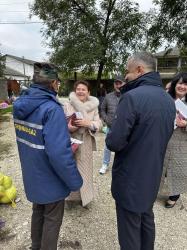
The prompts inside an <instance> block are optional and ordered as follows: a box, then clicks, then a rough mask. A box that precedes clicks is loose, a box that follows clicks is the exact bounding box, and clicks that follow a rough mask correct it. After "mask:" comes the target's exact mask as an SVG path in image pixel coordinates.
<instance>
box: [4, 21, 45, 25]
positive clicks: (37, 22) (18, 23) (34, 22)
mask: <svg viewBox="0 0 187 250" xmlns="http://www.w3.org/2000/svg"><path fill="white" fill-rule="evenodd" d="M34 23H44V22H37V21H36V22H27V21H26V22H0V25H1V24H34Z"/></svg>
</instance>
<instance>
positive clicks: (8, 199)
mask: <svg viewBox="0 0 187 250" xmlns="http://www.w3.org/2000/svg"><path fill="white" fill-rule="evenodd" d="M16 194H17V191H16V187H15V186H14V185H13V184H12V179H11V177H9V176H6V175H3V174H2V173H0V203H3V204H7V203H11V206H12V207H16V204H15V202H14V200H15V198H16Z"/></svg>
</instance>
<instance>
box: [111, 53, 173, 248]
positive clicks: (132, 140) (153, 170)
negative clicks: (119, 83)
mask: <svg viewBox="0 0 187 250" xmlns="http://www.w3.org/2000/svg"><path fill="white" fill-rule="evenodd" d="M155 68H156V63H155V59H154V58H153V56H152V55H151V54H149V53H147V52H140V53H137V54H134V55H133V56H132V57H131V58H129V60H128V64H127V75H126V80H127V81H128V83H127V85H126V86H124V88H123V89H122V93H123V95H122V97H121V99H120V102H119V105H118V108H117V112H116V116H115V119H114V121H113V124H112V127H111V131H110V132H109V134H108V136H107V138H106V144H107V147H108V148H109V149H110V150H111V151H114V152H115V159H114V164H113V170H112V195H113V197H114V199H115V201H116V211H117V222H118V237H119V243H120V246H121V250H152V249H154V239H155V225H154V214H153V210H152V209H153V204H154V201H155V199H156V197H157V192H158V189H159V184H160V179H161V175H162V168H163V161H164V155H165V151H166V147H167V143H168V141H169V139H170V137H171V135H172V132H173V127H174V119H175V105H174V102H173V100H172V99H171V98H170V96H169V95H168V94H167V93H166V92H165V90H164V89H163V87H162V82H161V79H160V76H159V74H158V73H157V72H155Z"/></svg>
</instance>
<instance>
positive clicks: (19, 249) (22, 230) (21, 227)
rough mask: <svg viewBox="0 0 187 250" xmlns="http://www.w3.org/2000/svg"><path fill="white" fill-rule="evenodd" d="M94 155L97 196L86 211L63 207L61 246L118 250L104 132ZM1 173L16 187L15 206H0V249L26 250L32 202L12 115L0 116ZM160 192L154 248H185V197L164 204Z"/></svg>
mask: <svg viewBox="0 0 187 250" xmlns="http://www.w3.org/2000/svg"><path fill="white" fill-rule="evenodd" d="M96 138H97V146H98V150H97V152H95V153H94V186H95V193H96V197H95V200H94V202H92V204H90V205H89V207H88V209H85V208H82V207H81V206H79V205H77V206H76V207H72V208H71V209H68V208H66V209H65V214H64V220H63V226H62V229H61V232H60V237H59V249H64V250H71V249H81V250H118V249H119V245H118V240H117V231H116V217H115V205H114V201H113V199H112V197H111V193H110V183H111V170H110V171H109V172H108V173H107V174H106V175H103V176H101V175H99V173H98V169H99V168H100V166H101V161H102V154H103V147H104V134H102V133H99V134H98V135H97V137H96ZM0 167H1V169H0V171H2V172H3V173H4V174H6V175H9V176H11V177H12V178H13V182H14V184H15V185H16V187H17V190H18V198H19V199H20V201H19V202H18V203H17V207H16V208H12V207H11V206H9V205H0V217H1V218H2V219H4V220H6V227H5V228H4V229H3V230H1V231H0V249H1V250H26V249H28V246H30V217H31V204H30V203H29V202H28V201H27V200H26V197H25V194H24V188H23V183H22V176H21V169H20V162H19V157H18V152H17V147H16V140H15V132H14V128H13V121H12V116H11V115H10V114H5V115H4V116H3V119H0ZM164 198H165V197H164V196H159V198H158V200H157V201H156V203H155V206H154V212H155V221H156V242H155V250H187V210H186V208H187V196H186V195H183V196H182V201H179V202H178V203H177V205H176V206H175V207H174V208H172V209H165V208H164V206H163V199H164Z"/></svg>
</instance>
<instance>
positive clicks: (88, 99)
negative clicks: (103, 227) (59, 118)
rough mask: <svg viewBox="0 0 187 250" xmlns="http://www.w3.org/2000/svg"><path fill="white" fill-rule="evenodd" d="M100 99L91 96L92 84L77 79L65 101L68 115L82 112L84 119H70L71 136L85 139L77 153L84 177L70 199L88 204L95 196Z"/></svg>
mask: <svg viewBox="0 0 187 250" xmlns="http://www.w3.org/2000/svg"><path fill="white" fill-rule="evenodd" d="M98 105H99V101H98V99H97V98H96V97H93V96H90V86H89V83H88V82H87V81H83V80H82V81H77V82H76V83H75V84H74V92H72V93H71V94H70V96H69V102H66V103H64V112H65V114H66V116H71V115H72V114H73V113H75V112H81V115H82V117H83V119H75V120H74V121H73V124H72V120H71V119H70V121H69V123H68V128H69V131H70V133H71V137H72V138H75V139H78V140H81V141H83V143H82V144H81V145H80V146H79V148H78V150H77V151H76V153H75V159H76V162H77V165H78V169H79V172H80V174H81V176H82V178H83V186H82V188H81V189H80V192H72V193H71V194H70V196H69V197H68V200H69V201H82V206H86V205H87V204H88V203H90V202H91V201H92V200H93V198H94V188H93V151H95V150H96V142H95V132H96V131H98V130H99V129H100V127H101V126H102V123H101V120H100V118H99V114H98Z"/></svg>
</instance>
